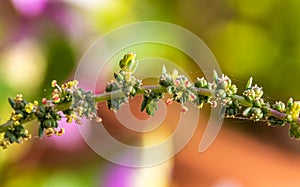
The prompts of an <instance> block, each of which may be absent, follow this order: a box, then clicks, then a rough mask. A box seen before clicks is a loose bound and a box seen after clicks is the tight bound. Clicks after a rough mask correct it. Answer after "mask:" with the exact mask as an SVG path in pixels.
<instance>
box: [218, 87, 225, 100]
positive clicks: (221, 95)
mask: <svg viewBox="0 0 300 187" xmlns="http://www.w3.org/2000/svg"><path fill="white" fill-rule="evenodd" d="M216 96H217V97H220V98H222V99H224V98H225V97H226V92H225V91H224V90H223V89H218V90H217V91H216Z"/></svg>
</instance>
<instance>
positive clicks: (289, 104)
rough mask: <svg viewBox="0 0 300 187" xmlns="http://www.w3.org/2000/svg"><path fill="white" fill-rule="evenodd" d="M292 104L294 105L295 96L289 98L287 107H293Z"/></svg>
mask: <svg viewBox="0 0 300 187" xmlns="http://www.w3.org/2000/svg"><path fill="white" fill-rule="evenodd" d="M292 106H293V98H289V100H288V102H287V107H288V108H292Z"/></svg>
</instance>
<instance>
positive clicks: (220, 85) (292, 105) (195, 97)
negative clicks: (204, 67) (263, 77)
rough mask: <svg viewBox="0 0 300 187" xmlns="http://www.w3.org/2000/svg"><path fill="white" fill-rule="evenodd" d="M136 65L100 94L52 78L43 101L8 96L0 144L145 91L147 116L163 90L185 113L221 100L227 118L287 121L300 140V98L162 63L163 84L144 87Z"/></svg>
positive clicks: (130, 57)
mask: <svg viewBox="0 0 300 187" xmlns="http://www.w3.org/2000/svg"><path fill="white" fill-rule="evenodd" d="M137 65H138V62H137V61H136V60H135V54H133V53H128V54H126V55H125V56H124V57H123V59H121V61H120V63H119V66H120V68H121V71H120V72H118V73H114V78H115V80H113V81H111V82H110V83H107V86H106V89H105V92H104V93H101V94H98V95H95V94H94V93H93V92H91V91H85V90H83V89H81V88H79V87H77V85H78V82H77V81H70V82H67V83H65V84H62V85H61V86H59V85H58V84H57V83H56V81H52V83H51V85H52V87H53V88H54V89H53V92H52V98H51V99H46V98H44V99H43V100H42V105H38V102H37V101H35V102H33V103H29V102H27V101H26V100H24V99H23V98H22V95H17V96H16V97H15V98H14V99H11V98H9V99H8V101H9V103H10V105H11V107H12V108H13V112H12V115H11V117H10V119H9V120H8V121H7V122H6V123H3V124H2V125H0V133H4V139H3V140H1V141H0V146H1V147H2V148H7V147H8V145H10V144H12V143H14V142H16V143H21V142H22V140H26V139H28V138H30V134H29V133H28V131H27V130H26V129H25V127H24V126H23V125H25V124H26V123H28V122H30V121H33V120H36V121H37V122H39V123H38V124H39V132H38V133H39V136H40V137H42V136H43V135H44V134H45V135H47V136H52V135H53V134H55V135H58V136H60V135H62V134H63V133H64V129H62V128H59V124H58V121H60V120H61V118H62V117H64V118H66V120H67V122H72V121H73V120H75V122H76V123H78V124H81V118H82V117H86V118H87V119H93V118H94V119H95V120H96V121H98V122H100V121H101V118H100V117H98V116H97V111H96V108H97V107H96V103H101V102H107V105H108V107H109V109H111V110H114V111H117V110H119V109H120V107H121V106H122V104H123V103H125V102H128V99H129V98H133V97H134V96H137V95H143V96H144V100H143V102H142V105H141V111H144V110H145V111H146V113H147V114H148V115H154V114H155V111H156V110H157V107H158V101H159V100H160V99H162V98H163V95H164V94H169V95H170V96H171V99H168V100H167V101H166V104H167V105H170V104H172V102H173V101H176V102H178V103H180V104H181V105H182V109H181V112H183V113H185V112H187V111H188V108H187V107H186V106H185V103H186V102H193V103H194V104H195V105H196V106H197V107H198V108H202V106H203V104H205V103H207V104H210V105H211V107H215V106H216V105H217V103H220V104H221V105H223V106H225V107H226V110H225V113H224V116H225V117H230V118H234V117H240V116H243V118H246V119H251V120H253V121H266V122H267V123H268V125H269V126H284V125H286V124H288V125H289V126H290V136H291V137H293V138H296V139H300V118H299V114H300V101H293V99H292V98H290V99H289V100H288V102H287V103H286V104H284V103H283V102H281V101H278V102H276V103H274V104H273V105H271V104H269V103H267V102H265V101H264V99H263V98H262V96H263V91H262V88H261V87H258V86H257V85H254V86H253V85H252V78H250V79H249V80H248V82H247V84H246V89H245V90H244V91H243V92H242V94H238V93H237V88H236V86H235V85H234V84H232V83H231V80H230V79H229V77H227V76H225V75H222V76H221V77H219V76H218V75H217V73H216V72H214V73H213V76H214V81H213V82H211V83H210V82H207V80H205V79H204V78H197V80H196V81H195V82H191V81H190V80H188V78H187V77H186V76H184V75H180V74H179V73H178V72H177V71H176V70H174V71H173V72H167V71H166V68H165V67H163V69H162V75H161V77H160V78H159V84H157V85H148V86H142V81H141V80H138V79H136V78H135V77H134V76H133V74H134V72H135V69H136V67H137ZM217 101H218V102H217Z"/></svg>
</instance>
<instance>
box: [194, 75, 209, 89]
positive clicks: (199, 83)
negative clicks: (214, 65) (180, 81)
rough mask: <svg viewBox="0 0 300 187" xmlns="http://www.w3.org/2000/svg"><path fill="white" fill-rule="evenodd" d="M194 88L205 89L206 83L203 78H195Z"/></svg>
mask: <svg viewBox="0 0 300 187" xmlns="http://www.w3.org/2000/svg"><path fill="white" fill-rule="evenodd" d="M194 86H195V87H196V88H207V86H208V84H207V81H206V80H205V79H204V77H202V78H197V80H196V81H195V83H194Z"/></svg>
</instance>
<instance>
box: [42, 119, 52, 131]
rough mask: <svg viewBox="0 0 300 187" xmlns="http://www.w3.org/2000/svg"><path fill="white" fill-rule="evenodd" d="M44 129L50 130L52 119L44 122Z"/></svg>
mask: <svg viewBox="0 0 300 187" xmlns="http://www.w3.org/2000/svg"><path fill="white" fill-rule="evenodd" d="M43 127H44V128H46V129H48V128H51V127H52V119H51V118H50V119H46V120H44V121H43Z"/></svg>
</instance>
